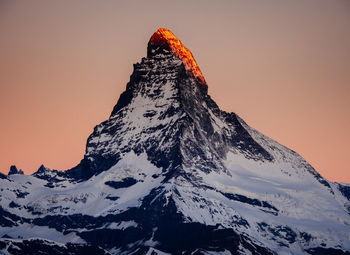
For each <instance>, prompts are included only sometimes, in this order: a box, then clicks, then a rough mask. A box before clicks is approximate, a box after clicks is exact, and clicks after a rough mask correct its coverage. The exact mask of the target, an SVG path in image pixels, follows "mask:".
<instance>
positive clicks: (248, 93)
mask: <svg viewBox="0 0 350 255" xmlns="http://www.w3.org/2000/svg"><path fill="white" fill-rule="evenodd" d="M158 27H165V28H168V29H170V30H171V31H172V32H173V33H174V34H175V35H176V36H177V37H178V38H179V39H180V40H181V41H182V42H183V44H184V45H185V46H186V47H187V48H189V49H190V50H191V51H192V53H193V55H194V57H195V59H196V60H197V63H198V64H199V66H200V68H201V71H202V73H203V75H204V77H205V79H206V81H207V83H208V86H209V94H210V95H211V96H212V97H213V98H214V100H215V101H216V102H217V103H218V105H219V106H220V107H221V109H223V110H226V111H233V112H236V113H237V114H238V115H240V116H241V117H242V118H243V119H244V120H245V121H246V122H247V123H248V124H250V125H251V126H252V127H254V128H256V129H258V130H259V131H261V132H263V133H264V134H266V135H268V136H270V137H271V138H273V139H275V140H277V141H279V142H280V143H282V144H283V145H286V146H287V147H289V148H291V149H293V150H295V151H297V152H298V153H300V154H301V155H302V156H303V157H304V158H305V159H306V160H307V161H308V162H309V163H311V165H313V166H314V167H315V169H316V170H317V171H318V172H319V173H321V174H322V175H323V176H324V177H326V178H328V179H329V180H332V181H340V182H350V164H349V163H348V159H349V158H350V149H349V145H350V1H347V0H344V1H340V0H339V1H338V0H334V1H326V0H309V1H292V0H288V1H272V0H271V1H243V0H242V1H36V0H34V1H13V0H11V1H10V0H1V1H0V121H1V125H0V170H1V171H2V172H4V173H7V172H8V170H9V167H10V165H12V164H16V165H17V167H18V168H21V169H23V170H24V172H25V173H27V174H30V173H32V172H34V171H36V170H37V168H38V167H39V166H40V165H41V164H45V165H46V166H47V167H49V168H53V169H59V170H64V169H68V168H71V167H72V166H74V165H76V164H77V163H78V162H79V161H80V160H81V159H82V157H83V154H84V151H85V143H86V139H87V137H88V135H89V134H90V133H91V132H92V130H93V127H94V126H95V125H96V124H98V123H99V122H101V121H103V120H105V119H107V118H108V116H109V114H110V112H111V111H112V109H113V106H114V105H115V104H116V102H117V99H118V98H119V94H120V93H121V92H122V91H123V90H124V89H125V86H126V83H127V82H128V80H129V76H130V74H131V73H132V64H133V63H136V62H138V61H140V59H141V58H142V57H144V56H146V47H147V42H148V40H149V38H150V37H151V35H152V34H153V33H154V32H155V31H156V30H157V28H158Z"/></svg>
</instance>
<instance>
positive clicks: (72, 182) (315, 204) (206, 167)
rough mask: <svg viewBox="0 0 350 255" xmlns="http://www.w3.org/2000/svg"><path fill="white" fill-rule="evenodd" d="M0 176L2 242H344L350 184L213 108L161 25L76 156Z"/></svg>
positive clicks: (325, 245) (315, 245)
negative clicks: (71, 161)
mask: <svg viewBox="0 0 350 255" xmlns="http://www.w3.org/2000/svg"><path fill="white" fill-rule="evenodd" d="M0 184H1V196H0V205H1V210H0V225H1V226H2V228H1V229H0V237H1V236H3V238H2V240H0V249H5V250H7V251H9V247H10V244H11V243H13V245H15V246H16V247H20V248H19V249H22V248H23V253H25V252H24V250H25V249H28V247H33V245H34V244H35V245H38V246H40V249H46V248H47V246H49V245H50V242H48V241H42V240H41V241H40V240H39V239H38V238H47V239H50V240H51V241H55V242H58V243H64V244H66V245H64V246H61V247H62V250H63V252H66V251H67V249H68V250H69V249H77V250H80V249H89V247H90V248H91V247H92V248H93V247H94V249H96V251H98V252H100V253H102V254H103V253H104V252H105V253H111V254H130V253H135V254H164V252H165V253H171V254H182V253H186V254H192V253H194V254H213V253H215V254H322V253H324V254H327V253H331V254H348V252H347V251H349V250H350V242H349V240H350V227H349V226H350V209H349V208H350V202H349V196H348V195H349V194H348V193H349V192H348V191H349V188H348V185H346V184H337V183H332V182H329V181H327V180H326V179H324V178H323V177H322V176H320V175H319V174H318V173H317V172H316V171H315V170H314V169H313V168H312V166H310V165H309V164H308V163H307V162H306V161H305V160H304V159H303V158H302V157H301V156H299V155H298V154H297V153H296V152H294V151H292V150H290V149H288V148H286V147H284V146H282V145H281V144H279V143H277V142H276V141H274V140H272V139H270V138H268V137H266V136H264V135H263V134H261V133H260V132H258V131H256V130H255V129H253V128H251V127H250V126H249V125H247V124H246V123H245V122H244V121H243V120H242V119H241V118H240V117H239V116H237V115H236V114H235V113H227V112H224V111H221V110H220V109H219V107H218V106H217V105H216V103H215V102H214V101H213V100H212V99H211V98H210V96H209V95H208V85H207V83H206V82H205V79H204V77H203V75H202V73H201V71H200V69H199V67H198V65H197V63H196V61H195V60H194V58H193V55H192V53H191V52H190V51H189V50H188V49H187V48H186V47H185V46H183V44H182V43H181V42H180V41H179V40H178V39H177V38H176V37H175V36H174V35H173V34H172V33H171V32H170V31H169V30H166V29H159V30H158V31H157V32H156V33H155V34H154V35H153V36H152V37H151V39H150V41H149V43H148V49H147V57H146V58H142V60H141V62H140V63H137V64H135V65H134V71H133V73H132V75H131V78H130V82H129V83H128V84H127V86H126V90H125V92H123V93H122V94H121V96H120V98H119V100H118V102H117V104H116V105H115V107H114V109H113V111H112V113H111V115H110V117H109V119H108V120H106V121H104V122H102V123H101V124H99V125H97V126H96V127H95V128H94V131H93V133H92V134H91V135H90V136H89V138H88V141H87V146H86V153H85V156H84V158H83V160H82V161H81V163H80V164H79V165H78V166H76V167H74V168H72V169H70V170H68V171H66V172H60V171H51V170H49V169H47V168H45V167H44V166H42V167H40V169H39V170H38V172H36V173H35V174H33V175H32V176H25V175H19V174H16V173H15V174H13V175H11V176H7V178H2V179H0ZM10 238H15V239H19V240H16V242H14V241H11V239H10ZM28 238H36V239H38V240H39V241H38V240H37V241H33V240H31V241H26V239H28ZM22 239H23V240H24V241H23V240H22ZM68 242H73V243H74V244H70V245H71V246H69V245H67V243H68ZM84 242H87V243H88V246H82V245H81V243H84ZM51 245H53V246H55V245H56V246H57V244H55V243H53V244H51ZM21 247H22V248H21ZM69 247H71V248H69ZM87 247H88V248H87ZM92 248H91V249H92ZM10 254H11V252H10ZM57 254H60V253H57ZM73 254H74V253H73Z"/></svg>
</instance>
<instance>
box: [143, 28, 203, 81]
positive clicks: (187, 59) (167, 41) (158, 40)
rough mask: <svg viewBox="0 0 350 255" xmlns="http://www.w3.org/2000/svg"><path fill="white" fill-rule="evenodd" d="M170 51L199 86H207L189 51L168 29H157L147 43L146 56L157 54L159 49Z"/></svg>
mask: <svg viewBox="0 0 350 255" xmlns="http://www.w3.org/2000/svg"><path fill="white" fill-rule="evenodd" d="M164 48H165V49H167V50H170V51H172V52H173V53H174V54H175V55H176V56H177V57H179V58H180V59H181V61H182V62H183V63H184V65H185V67H186V69H187V70H188V71H190V72H192V74H193V75H194V77H196V78H197V79H198V80H199V81H200V82H201V84H203V85H207V84H206V81H205V79H204V76H203V74H202V72H201V70H200V69H199V66H198V64H197V62H196V60H195V59H194V57H193V55H192V53H191V51H190V50H189V49H187V48H186V47H185V46H184V45H183V44H182V43H181V41H180V40H179V39H178V38H177V37H176V36H175V35H174V34H173V33H172V32H171V31H170V30H168V29H165V28H158V30H157V31H156V32H155V33H154V34H153V35H152V37H151V39H150V40H149V42H148V50H147V56H148V57H151V56H152V55H155V54H157V53H159V50H160V49H164Z"/></svg>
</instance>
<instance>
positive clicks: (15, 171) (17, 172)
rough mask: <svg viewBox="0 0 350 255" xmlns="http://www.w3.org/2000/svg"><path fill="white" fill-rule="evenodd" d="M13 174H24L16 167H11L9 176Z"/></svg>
mask: <svg viewBox="0 0 350 255" xmlns="http://www.w3.org/2000/svg"><path fill="white" fill-rule="evenodd" d="M12 174H23V171H22V170H21V169H20V170H18V169H17V167H16V166H11V167H10V171H9V173H8V175H12Z"/></svg>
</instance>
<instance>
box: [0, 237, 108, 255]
mask: <svg viewBox="0 0 350 255" xmlns="http://www.w3.org/2000/svg"><path fill="white" fill-rule="evenodd" d="M0 249H1V250H2V251H3V252H5V251H6V254H12V255H22V254H27V255H34V254H42V255H68V254H72V255H73V254H74V255H78V254H79V255H107V254H109V253H108V252H106V251H104V250H103V249H101V248H99V247H97V246H92V245H84V244H73V243H67V244H66V245H64V246H62V244H57V243H55V242H50V241H47V240H41V239H36V240H23V241H14V240H9V239H5V240H0Z"/></svg>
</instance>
